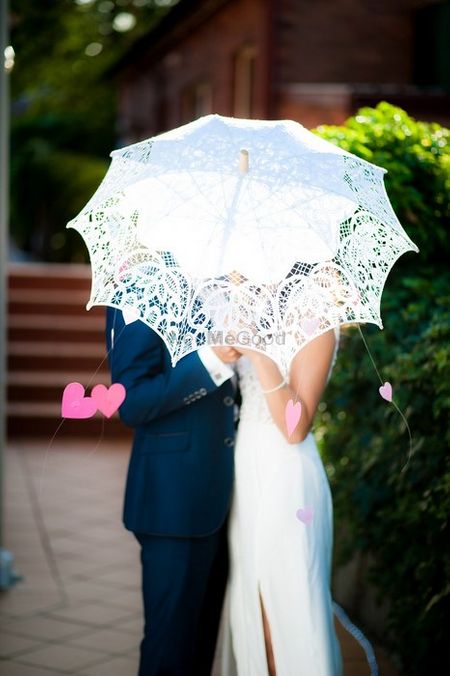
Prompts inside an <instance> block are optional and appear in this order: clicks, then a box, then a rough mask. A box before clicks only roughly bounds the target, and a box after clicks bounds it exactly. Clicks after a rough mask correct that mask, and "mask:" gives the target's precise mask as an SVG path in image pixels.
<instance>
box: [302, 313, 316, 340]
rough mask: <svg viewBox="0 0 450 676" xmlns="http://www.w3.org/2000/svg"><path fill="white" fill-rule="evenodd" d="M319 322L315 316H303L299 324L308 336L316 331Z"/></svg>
mask: <svg viewBox="0 0 450 676" xmlns="http://www.w3.org/2000/svg"><path fill="white" fill-rule="evenodd" d="M319 324H320V320H319V319H318V318H317V317H312V318H309V317H304V318H303V319H302V320H301V322H300V326H301V327H302V329H303V331H304V332H305V333H306V334H307V335H308V336H312V334H313V333H315V331H317V329H318V328H319Z"/></svg>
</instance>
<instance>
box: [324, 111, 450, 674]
mask: <svg viewBox="0 0 450 676" xmlns="http://www.w3.org/2000/svg"><path fill="white" fill-rule="evenodd" d="M316 133H318V134H320V135H321V136H322V137H323V138H326V139H327V140H329V141H332V142H334V143H336V144H337V145H340V146H341V147H343V148H345V149H348V150H349V151H350V152H353V153H355V154H357V155H359V156H361V157H364V158H365V159H368V160H369V161H371V162H374V163H375V164H379V165H381V166H384V167H385V168H387V169H388V170H389V173H388V174H387V175H386V179H385V182H386V187H387V191H388V194H389V196H390V199H391V202H392V204H393V206H394V209H395V210H396V213H397V215H398V216H399V218H400V221H401V222H402V224H403V225H404V227H405V229H406V231H407V232H408V234H409V235H410V237H411V238H412V240H413V241H414V242H415V243H416V244H417V245H418V246H419V247H420V253H419V254H415V253H407V254H405V255H404V256H403V257H402V258H400V260H399V261H398V262H397V264H396V265H395V266H394V268H393V270H392V272H391V274H390V276H389V279H388V282H387V285H386V288H385V290H384V294H383V302H382V307H381V315H382V318H383V324H384V330H383V331H379V329H378V328H377V327H375V326H373V325H366V326H364V327H363V328H362V331H363V334H364V335H365V337H366V340H367V342H368V345H369V348H370V351H371V353H372V355H373V357H374V360H375V363H376V364H377V367H378V370H379V371H380V373H381V376H382V378H383V380H389V381H390V382H391V383H392V385H393V392H394V400H395V402H396V403H397V404H398V406H399V408H400V409H401V410H402V411H403V413H404V414H405V416H406V418H407V420H408V423H409V426H410V429H411V432H412V437H413V454H412V457H411V461H410V463H409V465H408V466H407V467H406V469H405V471H404V472H402V471H401V470H402V468H403V467H404V465H405V462H406V459H407V456H408V452H409V438H408V434H407V431H406V428H405V425H404V423H403V421H402V418H401V416H400V415H399V414H398V412H397V411H396V410H395V408H394V406H393V405H392V404H389V403H388V402H386V401H384V400H383V399H381V397H380V395H379V393H378V387H379V384H380V383H379V381H378V378H377V376H376V373H375V371H374V368H373V365H372V364H371V361H370V358H369V356H368V355H367V352H366V349H365V347H364V344H363V341H362V340H361V336H360V335H359V332H358V329H357V327H354V326H353V327H348V328H346V329H344V331H343V335H342V339H341V349H340V353H339V357H338V360H337V363H336V366H335V370H334V373H333V378H332V379H331V381H330V384H329V386H328V389H327V392H326V400H327V404H326V405H325V403H323V404H322V405H321V407H320V408H321V411H320V412H319V415H318V417H317V420H316V433H317V437H318V440H319V443H320V446H321V451H322V454H323V457H324V461H325V464H326V467H327V471H328V475H329V478H330V482H331V485H332V490H333V495H334V505H335V519H336V524H337V526H338V530H339V532H341V531H342V533H346V536H345V538H346V540H345V542H342V541H340V542H339V541H336V549H337V560H338V562H340V563H343V562H344V561H346V560H349V559H350V558H351V557H352V555H353V554H354V552H355V551H357V550H360V551H363V552H367V553H370V554H371V558H372V559H373V560H374V561H375V563H374V564H373V565H372V567H371V569H370V571H369V576H370V580H371V581H372V582H373V584H374V586H375V588H376V590H377V593H378V596H379V599H380V600H382V599H383V600H388V602H389V603H388V606H389V613H388V626H387V627H386V632H385V635H384V636H383V638H384V641H385V642H386V643H387V645H388V646H390V647H391V649H392V650H393V651H394V652H395V653H396V654H397V655H398V656H399V657H400V659H401V663H402V666H403V669H404V672H405V673H406V674H408V676H412V675H413V674H424V675H425V674H426V675H427V676H428V675H429V674H433V673H442V668H443V665H444V664H445V663H447V664H448V663H449V659H448V652H449V651H448V647H447V646H448V640H446V637H445V629H446V626H447V624H446V621H447V619H448V616H449V612H448V611H449V606H450V604H449V597H450V582H449V581H450V576H449V573H450V551H449V533H448V518H449V514H450V462H449V456H448V452H447V449H448V448H449V441H450V439H449V436H450V435H449V431H448V419H449V415H448V411H449V407H450V391H449V383H450V364H449V362H450V311H449V308H450V280H449V275H448V272H447V267H446V262H447V261H448V249H449V244H448V241H449V229H448V224H449V220H450V209H449V203H448V189H449V187H450V161H449V158H450V155H449V150H448V144H447V142H448V137H449V131H448V130H447V129H443V128H441V127H440V126H439V125H437V124H427V123H423V122H416V121H415V120H413V119H412V118H410V117H409V116H408V115H407V114H406V113H405V112H404V111H403V110H401V109H399V108H395V107H393V106H391V105H389V104H387V103H380V104H379V105H378V106H377V107H376V108H363V109H361V110H360V111H358V113H357V115H356V116H355V117H352V118H350V119H349V120H348V121H347V122H346V123H345V125H343V126H341V127H319V128H318V129H317V130H316ZM343 526H345V527H343Z"/></svg>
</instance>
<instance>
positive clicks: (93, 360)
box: [8, 341, 108, 373]
mask: <svg viewBox="0 0 450 676" xmlns="http://www.w3.org/2000/svg"><path fill="white" fill-rule="evenodd" d="M107 368H108V364H107V358H106V349H105V346H104V345H102V343H101V342H100V341H97V342H87V343H85V342H79V343H73V342H72V343H69V342H54V341H51V342H50V341H46V342H40V343H38V342H27V341H12V342H11V343H9V346H8V371H9V372H13V371H25V370H30V371H42V370H48V371H61V372H63V373H65V372H73V371H78V370H79V371H90V372H92V373H94V372H95V371H96V370H97V369H98V370H102V371H106V370H107Z"/></svg>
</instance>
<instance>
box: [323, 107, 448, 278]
mask: <svg viewBox="0 0 450 676" xmlns="http://www.w3.org/2000/svg"><path fill="white" fill-rule="evenodd" d="M316 131H317V133H318V134H319V135H320V136H321V137H322V138H324V139H326V140H327V141H331V142H332V143H335V144H336V145H339V146H340V147H341V148H344V149H345V150H348V151H350V152H352V153H354V154H355V155H359V156H360V157H362V158H364V159H365V160H368V161H369V162H373V163H374V164H378V165H379V166H381V167H384V168H385V169H387V170H388V173H387V175H386V177H385V184H386V189H387V192H388V194H389V198H390V200H391V203H392V206H393V207H394V210H395V212H396V214H397V216H398V218H399V220H400V222H401V223H402V225H403V227H404V228H405V230H406V231H407V232H408V234H409V236H410V237H411V239H412V240H413V241H414V242H415V243H416V244H417V246H418V247H419V249H420V251H421V255H420V259H421V260H422V261H428V262H433V263H437V262H440V263H445V262H446V261H448V256H449V252H450V243H449V238H448V232H449V224H450V201H449V191H450V152H449V136H450V131H449V130H448V129H445V128H444V127H441V126H440V125H438V124H435V123H427V122H417V121H416V120H414V119H413V118H411V117H409V116H408V114H407V113H406V112H405V111H404V110H402V109H401V108H397V107H395V106H392V105H390V104H389V103H385V102H382V103H379V104H378V106H377V107H376V108H361V109H360V110H359V111H358V113H357V115H355V116H354V117H351V118H350V119H349V120H347V122H346V123H345V125H344V126H342V127H335V126H321V127H318V128H317V130H316ZM408 260H411V262H412V264H413V265H415V266H416V265H419V264H420V261H419V262H418V260H417V257H416V256H414V255H412V254H409V255H408Z"/></svg>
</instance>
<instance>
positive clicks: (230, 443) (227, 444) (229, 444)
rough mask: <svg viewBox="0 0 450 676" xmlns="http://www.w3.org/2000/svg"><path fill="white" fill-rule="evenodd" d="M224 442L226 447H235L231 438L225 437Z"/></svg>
mask: <svg viewBox="0 0 450 676" xmlns="http://www.w3.org/2000/svg"><path fill="white" fill-rule="evenodd" d="M223 441H224V444H225V446H233V444H234V440H233V439H232V438H231V437H225V439H224V440H223Z"/></svg>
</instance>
